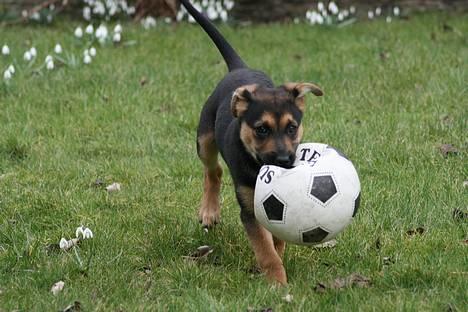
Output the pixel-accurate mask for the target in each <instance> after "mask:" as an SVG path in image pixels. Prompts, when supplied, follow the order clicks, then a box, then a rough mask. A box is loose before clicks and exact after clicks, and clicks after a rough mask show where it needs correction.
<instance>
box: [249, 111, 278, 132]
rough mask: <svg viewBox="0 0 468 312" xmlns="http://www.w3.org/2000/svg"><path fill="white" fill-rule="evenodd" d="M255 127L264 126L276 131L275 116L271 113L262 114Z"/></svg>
mask: <svg viewBox="0 0 468 312" xmlns="http://www.w3.org/2000/svg"><path fill="white" fill-rule="evenodd" d="M254 126H255V127H260V126H265V127H268V128H270V129H273V130H276V129H277V128H278V127H277V125H276V119H275V116H274V115H273V114H272V113H268V112H267V113H264V114H263V115H262V117H261V118H260V120H258V121H257V122H256V123H255V124H254Z"/></svg>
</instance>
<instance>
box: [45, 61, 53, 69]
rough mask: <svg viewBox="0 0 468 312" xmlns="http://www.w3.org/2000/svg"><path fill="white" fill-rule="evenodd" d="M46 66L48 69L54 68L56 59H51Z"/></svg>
mask: <svg viewBox="0 0 468 312" xmlns="http://www.w3.org/2000/svg"><path fill="white" fill-rule="evenodd" d="M46 68H47V69H48V70H52V69H54V61H53V60H50V61H49V62H47V63H46Z"/></svg>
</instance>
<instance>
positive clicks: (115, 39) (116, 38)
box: [112, 33, 121, 43]
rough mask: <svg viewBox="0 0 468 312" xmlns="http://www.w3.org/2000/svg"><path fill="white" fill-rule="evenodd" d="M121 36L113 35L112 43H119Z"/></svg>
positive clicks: (118, 34)
mask: <svg viewBox="0 0 468 312" xmlns="http://www.w3.org/2000/svg"><path fill="white" fill-rule="evenodd" d="M120 39H121V36H120V33H115V34H114V36H113V37H112V41H114V42H115V43H117V42H120Z"/></svg>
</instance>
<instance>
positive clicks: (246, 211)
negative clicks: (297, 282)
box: [236, 186, 287, 285]
mask: <svg viewBox="0 0 468 312" xmlns="http://www.w3.org/2000/svg"><path fill="white" fill-rule="evenodd" d="M236 194H237V199H238V201H239V204H240V205H241V209H242V210H241V220H242V223H243V225H244V228H245V231H246V232H247V236H248V237H249V240H250V244H251V245H252V248H253V250H254V253H255V258H256V259H257V264H258V265H259V267H260V269H261V270H262V271H263V272H264V273H265V274H266V277H267V279H268V280H269V281H271V282H277V283H279V284H282V285H285V284H286V283H287V277H286V271H285V269H284V266H283V261H282V260H281V257H280V256H279V255H278V252H277V250H276V248H275V242H274V240H273V235H271V233H270V232H268V231H267V230H266V229H265V228H264V227H263V226H261V225H260V224H259V223H258V222H257V220H256V219H255V214H254V189H253V188H250V187H246V186H238V187H237V188H236Z"/></svg>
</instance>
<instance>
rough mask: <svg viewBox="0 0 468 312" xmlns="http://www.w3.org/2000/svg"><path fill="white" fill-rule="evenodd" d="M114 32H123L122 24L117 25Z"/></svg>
mask: <svg viewBox="0 0 468 312" xmlns="http://www.w3.org/2000/svg"><path fill="white" fill-rule="evenodd" d="M114 32H116V33H121V32H122V26H121V25H120V24H117V25H115V27H114Z"/></svg>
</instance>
